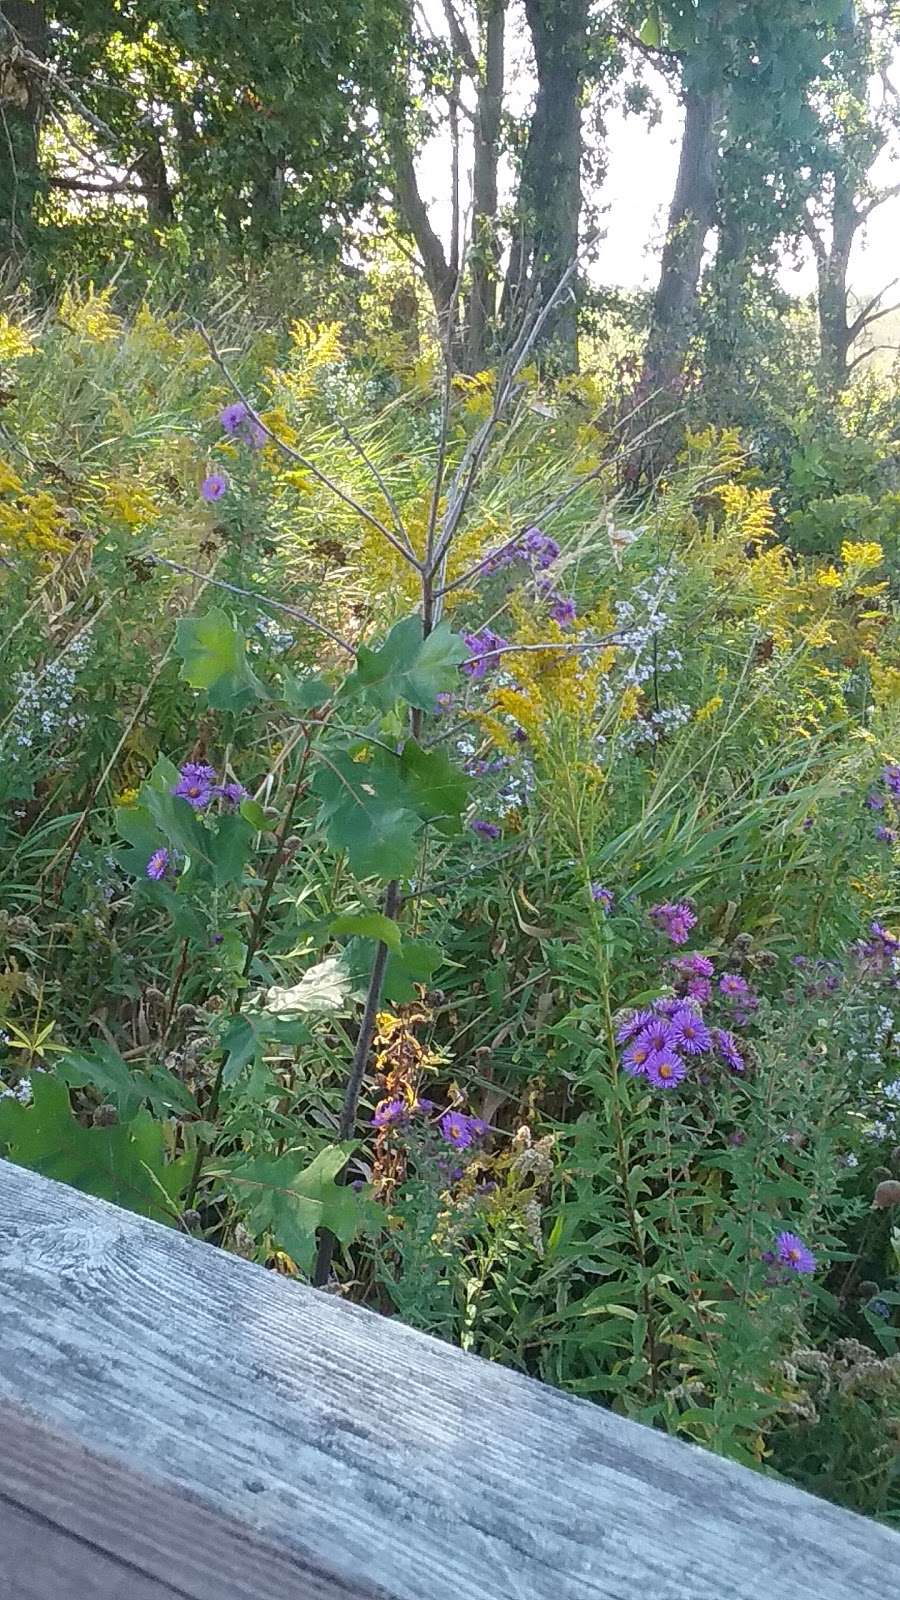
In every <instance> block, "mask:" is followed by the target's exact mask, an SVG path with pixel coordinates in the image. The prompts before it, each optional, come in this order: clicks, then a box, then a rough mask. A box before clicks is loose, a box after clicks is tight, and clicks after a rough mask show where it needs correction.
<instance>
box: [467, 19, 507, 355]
mask: <svg viewBox="0 0 900 1600" xmlns="http://www.w3.org/2000/svg"><path fill="white" fill-rule="evenodd" d="M506 5H507V0H487V5H486V11H485V13H484V22H483V37H482V52H481V54H482V63H483V65H482V70H481V73H480V75H479V78H478V80H477V85H476V107H475V137H474V151H473V164H472V251H471V257H470V259H471V277H470V288H469V303H468V310H467V316H466V324H467V326H466V358H467V365H468V367H469V371H470V372H481V371H482V370H483V368H484V367H486V366H487V365H488V362H489V360H490V358H491V354H492V349H491V345H492V342H493V336H494V331H495V327H494V325H495V320H496V315H497V275H498V264H499V255H500V250H499V241H498V239H497V167H498V164H499V159H500V118H501V114H502V110H503V69H504V42H505V27H506Z"/></svg>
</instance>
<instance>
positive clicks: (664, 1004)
mask: <svg viewBox="0 0 900 1600" xmlns="http://www.w3.org/2000/svg"><path fill="white" fill-rule="evenodd" d="M683 1005H684V1000H683V998H682V997H681V996H679V995H672V994H664V995H661V996H660V998H659V999H658V1000H654V1002H653V1015H654V1016H656V1017H672V1016H674V1015H675V1012H676V1011H680V1009H681V1007H682V1006H683Z"/></svg>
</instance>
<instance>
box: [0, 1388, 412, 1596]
mask: <svg viewBox="0 0 900 1600" xmlns="http://www.w3.org/2000/svg"><path fill="white" fill-rule="evenodd" d="M0 1595H2V1596H3V1600H32V1597H34V1600H94V1597H95V1596H96V1600H106V1597H107V1596H109V1600H124V1597H126V1596H127V1600H383V1591H380V1592H379V1591H377V1590H375V1589H373V1588H371V1587H370V1586H369V1585H368V1584H366V1585H365V1586H364V1587H357V1585H356V1584H354V1585H352V1586H349V1585H346V1584H344V1583H342V1582H340V1581H339V1580H338V1579H333V1578H331V1577H329V1576H328V1575H327V1574H323V1573H321V1572H312V1571H310V1569H309V1568H308V1566H307V1565H306V1564H305V1563H303V1562H302V1561H301V1559H300V1557H299V1555H298V1553H297V1552H296V1551H292V1550H291V1549H290V1548H289V1547H288V1546H287V1545H284V1544H282V1543H280V1542H279V1543H277V1544H276V1543H273V1542H272V1541H265V1540H263V1539H260V1538H259V1537H258V1536H257V1535H255V1534H253V1533H252V1532H251V1530H250V1529H249V1528H248V1527H247V1525H246V1523H245V1522H236V1521H234V1520H233V1519H232V1518H230V1517H223V1516H222V1515H221V1514H220V1513H219V1512H217V1511H212V1510H210V1508H209V1507H208V1506H206V1505H204V1504H203V1503H202V1501H199V1500H197V1499H196V1498H195V1497H194V1496H193V1495H191V1494H189V1493H188V1492H187V1491H186V1490H184V1489H182V1488H180V1487H177V1486H173V1485H171V1484H168V1483H161V1482H158V1481H155V1480H154V1479H151V1478H148V1477H146V1476H145V1475H144V1474H142V1473H136V1472H134V1471H132V1469H131V1468H130V1467H129V1466H128V1465H127V1464H126V1463H125V1462H124V1461H121V1460H111V1459H109V1458H106V1457H103V1456H99V1455H97V1454H96V1453H95V1452H93V1451H89V1450H86V1449H85V1448H84V1446H83V1445H81V1444H78V1443H77V1442H75V1441H73V1440H71V1439H69V1438H67V1437H66V1436H65V1435H64V1434H60V1433H55V1432H51V1431H50V1430H49V1429H47V1428H45V1427H43V1426H41V1425H39V1424H37V1423H36V1422H35V1421H34V1419H33V1418H31V1417H29V1416H27V1415H26V1414H25V1413H24V1412H23V1411H21V1410H19V1408H18V1407H10V1406H8V1405H3V1404H0Z"/></svg>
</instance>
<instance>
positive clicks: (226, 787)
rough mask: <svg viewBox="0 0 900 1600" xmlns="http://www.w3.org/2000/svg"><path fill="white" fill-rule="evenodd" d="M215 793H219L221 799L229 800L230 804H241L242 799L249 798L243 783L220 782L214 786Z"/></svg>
mask: <svg viewBox="0 0 900 1600" xmlns="http://www.w3.org/2000/svg"><path fill="white" fill-rule="evenodd" d="M213 794H214V795H218V797H219V799H220V800H225V801H227V803H228V805H230V806H239V805H240V803H241V801H242V800H246V798H247V791H246V789H245V788H244V785H243V784H242V783H219V784H217V785H216V787H215V788H214V790H213Z"/></svg>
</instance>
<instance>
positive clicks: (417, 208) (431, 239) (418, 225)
mask: <svg viewBox="0 0 900 1600" xmlns="http://www.w3.org/2000/svg"><path fill="white" fill-rule="evenodd" d="M389 137H390V150H391V165H392V167H393V175H394V194H395V197H396V200H397V205H398V206H399V208H400V212H401V214H402V216H403V220H404V222H405V223H406V226H407V227H408V228H409V231H410V233H411V234H412V236H413V238H414V240H415V242H416V247H417V249H418V252H419V256H420V259H421V262H422V270H423V272H424V274H425V282H426V283H427V285H428V289H429V292H430V294H431V298H432V300H433V301H434V306H435V310H436V312H437V315H438V320H439V322H440V323H441V326H442V328H443V329H444V330H445V337H447V338H450V337H451V336H452V331H453V330H452V329H451V327H450V323H451V321H452V312H453V292H454V289H455V287H456V277H455V274H454V271H453V267H452V265H451V263H450V262H449V261H448V260H447V257H446V255H445V253H444V246H443V245H442V243H441V241H440V239H439V238H438V235H437V234H436V233H435V231H434V229H433V227H432V226H431V221H430V219H429V216H428V207H427V206H426V204H425V202H424V200H423V199H422V196H421V194H420V193H419V185H418V181H417V179H416V169H415V163H414V162H413V154H412V150H411V148H410V144H409V140H408V138H407V136H406V129H405V128H403V127H401V126H400V125H399V124H397V123H395V124H394V125H393V127H392V128H391V130H390V135H389Z"/></svg>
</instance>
